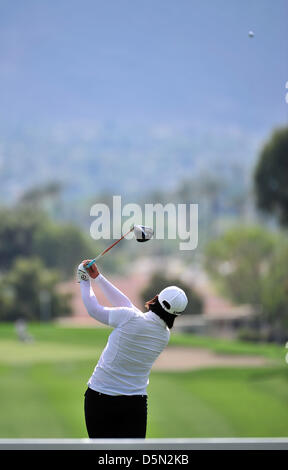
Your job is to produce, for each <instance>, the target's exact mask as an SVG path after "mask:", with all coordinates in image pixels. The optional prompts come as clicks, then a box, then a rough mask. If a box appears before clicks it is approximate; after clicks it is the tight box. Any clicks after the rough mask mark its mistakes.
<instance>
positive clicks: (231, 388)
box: [0, 324, 288, 438]
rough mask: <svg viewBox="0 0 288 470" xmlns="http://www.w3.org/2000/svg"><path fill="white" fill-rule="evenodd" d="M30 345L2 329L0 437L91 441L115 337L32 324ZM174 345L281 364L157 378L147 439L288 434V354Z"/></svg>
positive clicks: (179, 339)
mask: <svg viewBox="0 0 288 470" xmlns="http://www.w3.org/2000/svg"><path fill="white" fill-rule="evenodd" d="M29 333H31V334H32V336H33V337H34V341H33V342H31V343H21V342H19V341H18V340H17V338H16V335H15V332H14V329H13V325H5V324H4V325H0V417H1V418H0V438H4V437H7V438H8V437H15V438H17V437H38V438H40V437H42V438H44V437H55V438H59V437H63V438H64V437H66V438H69V437H71V438H73V437H87V434H86V429H85V425H84V415H83V394H84V391H85V389H86V382H87V380H88V378H89V376H90V374H91V372H92V370H93V368H94V366H95V364H96V362H97V360H98V358H99V355H100V354H101V351H102V349H103V347H104V345H105V343H106V340H107V337H108V335H109V330H108V329H106V328H103V329H102V328H101V329H96V328H95V329H94V328H79V329H78V328H64V327H60V326H54V325H31V326H29ZM173 345H181V346H183V345H185V346H187V347H195V346H196V347H197V348H199V347H205V348H207V347H209V348H210V349H212V350H215V351H218V352H221V353H223V352H224V353H226V354H233V353H234V354H235V353H237V354H253V355H255V354H257V353H259V355H261V356H265V357H270V358H274V359H277V362H275V365H273V366H269V367H259V368H239V367H238V368H215V369H205V370H204V369H203V370H197V371H188V372H158V371H157V372H156V371H154V372H152V374H151V377H150V385H149V387H148V393H149V407H148V408H149V414H148V432H147V437H222V436H223V437H232V436H233V437H234V436H235V437H244V436H259V437H264V436H267V437H277V436H287V435H288V365H287V364H286V363H285V353H286V351H285V348H284V346H283V348H281V347H280V346H274V345H261V346H260V345H259V346H258V345H252V344H247V343H238V342H227V341H224V340H216V339H211V338H201V337H194V336H190V335H180V334H177V335H176V334H174V335H172V339H171V347H172V346H173Z"/></svg>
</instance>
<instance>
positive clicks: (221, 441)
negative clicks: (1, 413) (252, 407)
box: [0, 438, 288, 451]
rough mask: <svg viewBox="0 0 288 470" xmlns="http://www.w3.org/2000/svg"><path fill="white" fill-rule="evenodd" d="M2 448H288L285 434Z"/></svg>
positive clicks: (7, 444)
mask: <svg viewBox="0 0 288 470" xmlns="http://www.w3.org/2000/svg"><path fill="white" fill-rule="evenodd" d="M1 450H140V451H141V450H167V451H168V450H171V451H172V450H288V438H209V439H0V451H1Z"/></svg>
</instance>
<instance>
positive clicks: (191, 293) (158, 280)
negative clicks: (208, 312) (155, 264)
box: [141, 272, 204, 315]
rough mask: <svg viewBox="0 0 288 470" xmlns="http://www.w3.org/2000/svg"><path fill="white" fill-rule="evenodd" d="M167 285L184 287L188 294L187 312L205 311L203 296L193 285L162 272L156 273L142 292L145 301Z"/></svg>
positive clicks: (193, 313)
mask: <svg viewBox="0 0 288 470" xmlns="http://www.w3.org/2000/svg"><path fill="white" fill-rule="evenodd" d="M167 286H177V287H179V288H180V289H183V290H184V291H185V293H186V295H187V299H188V306H187V309H186V310H185V314H192V315H195V314H196V315H197V314H201V313H202V312H203V307H204V303H203V299H202V297H201V296H200V295H199V294H198V293H197V292H196V291H195V290H194V289H193V287H191V286H188V285H187V284H184V283H183V282H182V281H181V280H180V279H178V278H176V279H175V278H169V277H166V276H165V274H163V273H161V272H157V273H155V274H154V275H153V276H152V278H151V279H150V282H149V284H148V285H147V286H146V287H145V289H144V290H143V291H142V292H141V298H142V300H143V303H146V302H147V301H148V300H150V299H153V297H155V295H157V294H159V292H160V291H161V290H162V289H165V287H167Z"/></svg>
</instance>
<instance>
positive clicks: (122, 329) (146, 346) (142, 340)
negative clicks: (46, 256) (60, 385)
mask: <svg viewBox="0 0 288 470" xmlns="http://www.w3.org/2000/svg"><path fill="white" fill-rule="evenodd" d="M95 282H96V284H97V285H98V286H99V287H100V288H101V290H102V291H103V293H104V295H105V296H106V298H107V299H108V301H109V302H110V303H111V304H112V305H113V307H103V306H102V305H100V304H99V302H98V300H97V298H96V296H95V294H94V291H93V289H92V286H91V284H90V282H89V281H81V282H80V287H81V293H82V299H83V302H84V304H85V306H86V309H87V311H88V313H89V315H90V316H92V317H93V318H95V319H96V320H98V321H100V322H102V323H104V324H106V325H109V326H112V327H113V328H114V330H113V331H112V333H111V334H110V336H109V338H108V342H107V344H106V347H105V349H104V351H103V352H102V355H101V357H100V359H99V361H98V363H97V365H96V367H95V369H94V372H93V374H92V376H91V377H90V379H89V381H88V386H89V387H90V388H92V389H93V390H96V391H98V392H101V393H105V394H107V395H146V393H147V390H146V388H147V385H148V384H149V375H150V371H151V368H152V365H153V363H154V362H155V360H156V359H157V357H158V356H159V354H160V353H161V352H162V351H163V349H164V348H165V346H166V345H167V344H168V342H169V338H170V330H169V328H168V327H167V326H166V323H165V322H164V321H163V320H162V319H161V318H160V317H159V316H158V315H156V314H155V313H153V312H151V311H148V312H145V313H142V312H141V311H140V310H139V309H138V308H137V307H135V306H134V305H133V304H132V302H131V301H130V300H129V299H128V297H127V296H125V295H124V294H123V293H122V292H121V291H120V290H119V289H117V288H116V287H115V286H113V284H111V283H110V282H109V281H108V280H107V279H106V278H105V277H104V276H102V275H101V274H100V275H99V276H98V277H97V278H96V280H95Z"/></svg>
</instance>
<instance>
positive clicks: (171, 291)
mask: <svg viewBox="0 0 288 470" xmlns="http://www.w3.org/2000/svg"><path fill="white" fill-rule="evenodd" d="M158 301H159V303H160V305H161V307H162V308H163V309H164V310H166V312H169V313H172V314H173V315H180V314H181V313H182V312H183V310H185V308H186V307H187V304H188V299H187V296H186V294H185V292H184V290H182V289H180V288H179V287H176V286H169V287H166V288H165V289H163V290H162V291H161V292H160V294H159V295H158Z"/></svg>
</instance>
